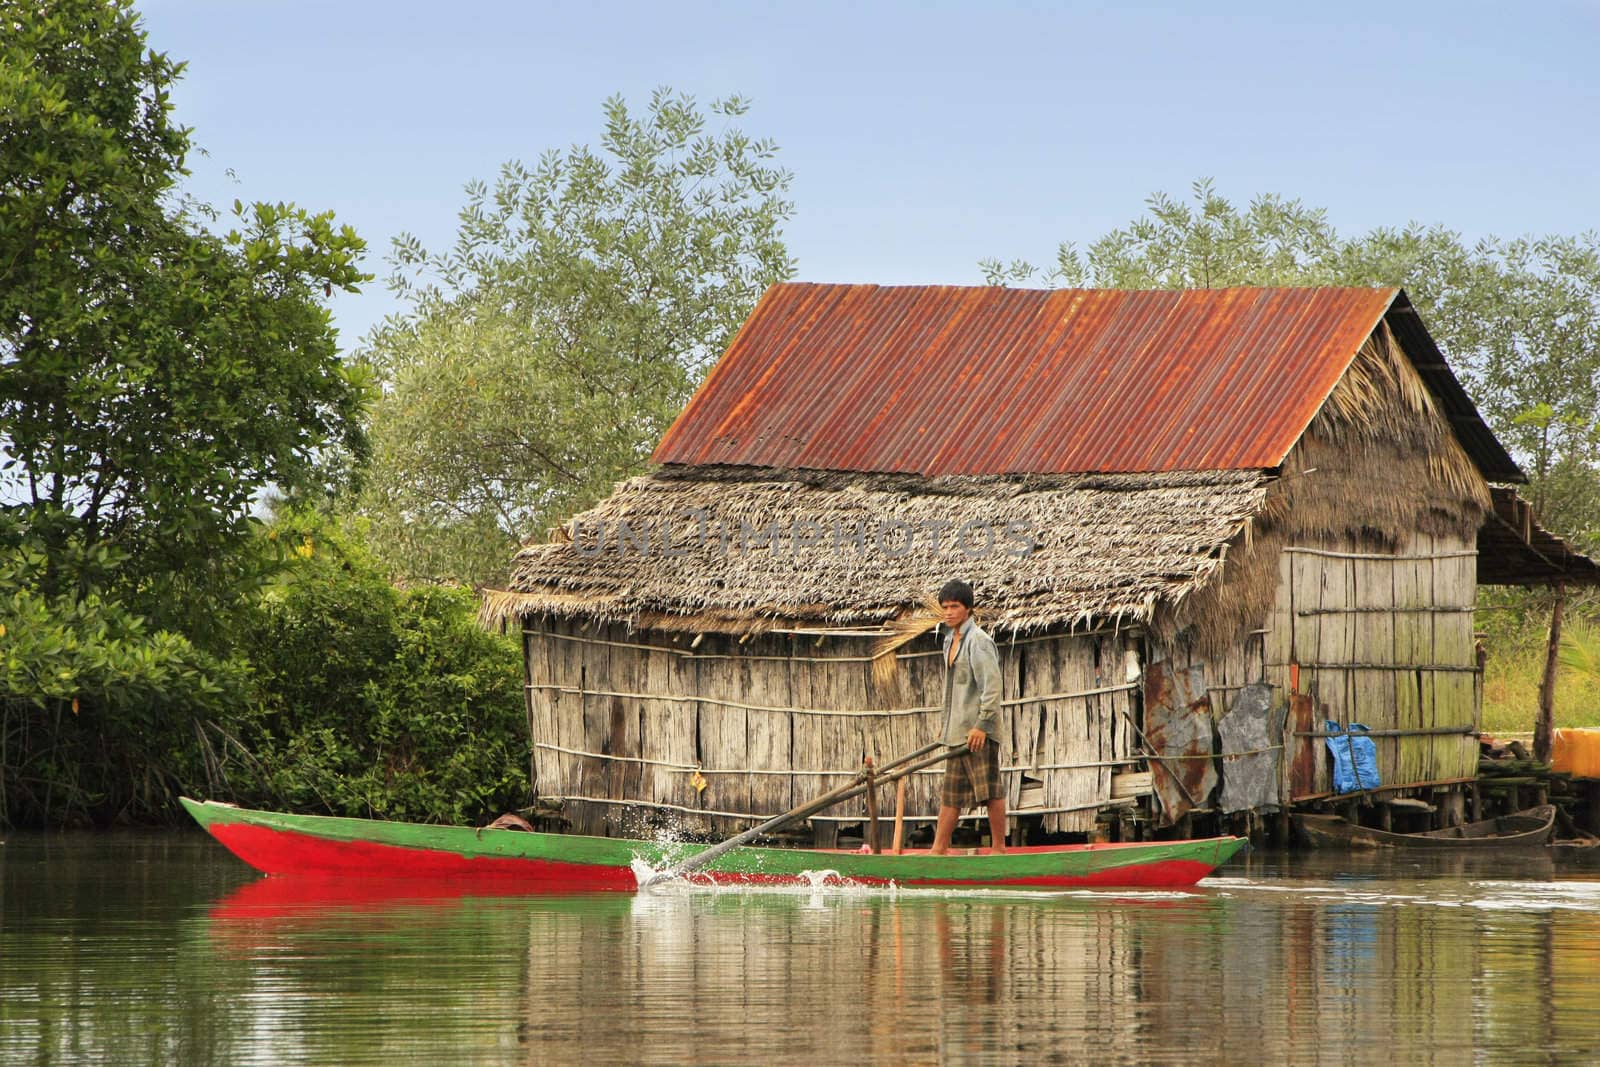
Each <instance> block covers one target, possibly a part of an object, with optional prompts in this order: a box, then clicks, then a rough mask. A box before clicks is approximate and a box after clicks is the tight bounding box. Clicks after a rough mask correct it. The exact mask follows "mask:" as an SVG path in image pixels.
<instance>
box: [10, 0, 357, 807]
mask: <svg viewBox="0 0 1600 1067" xmlns="http://www.w3.org/2000/svg"><path fill="white" fill-rule="evenodd" d="M180 73H181V67H180V65H178V64H176V63H174V62H173V61H172V60H170V59H169V58H167V57H166V56H164V55H161V54H159V53H156V52H154V51H151V50H149V49H148V48H147V40H146V35H145V33H144V30H143V28H142V27H141V25H140V22H139V19H138V16H137V14H136V12H135V11H134V9H133V7H132V6H131V4H130V3H129V2H128V0H52V2H50V3H40V2H38V0H0V686H3V689H0V822H4V821H6V820H8V819H15V820H21V821H26V822H43V823H62V822H83V821H94V822H108V821H117V820H121V819H135V820H141V821H148V820H149V819H152V818H159V817H161V816H162V815H163V814H165V813H167V812H168V811H170V810H171V809H170V800H171V795H172V793H173V792H175V791H177V790H178V789H182V788H195V789H207V790H208V791H210V792H216V791H218V790H222V789H225V788H226V787H227V786H226V778H227V774H228V767H229V765H230V762H231V761H232V760H233V759H234V758H235V757H239V756H240V750H239V747H238V746H237V744H236V743H232V742H230V741H229V738H231V737H233V736H234V735H235V733H236V731H237V722H236V721H235V720H236V719H238V718H239V717H240V716H242V715H245V714H247V713H248V707H247V705H248V704H249V701H248V686H247V684H246V675H245V673H244V664H243V662H242V660H241V659H240V657H239V656H237V655H236V654H234V652H233V651H232V638H233V637H234V636H235V630H236V624H237V623H238V622H239V620H240V617H241V615H242V612H243V609H244V608H245V607H247V606H248V603H249V600H248V594H250V593H251V592H253V591H254V590H256V589H258V588H259V587H260V585H261V583H262V582H264V581H265V580H266V579H267V578H268V577H269V576H270V574H271V572H272V570H273V568H274V567H275V566H276V563H277V561H276V560H275V559H274V557H273V555H272V554H270V553H263V552H262V551H261V550H260V545H259V543H258V542H256V541H255V539H254V538H253V536H252V534H253V531H254V528H255V527H256V525H257V524H256V523H255V522H254V520H253V519H252V517H251V510H252V507H253V506H254V502H255V501H256V500H257V499H259V497H260V496H261V494H263V493H264V492H265V491H267V490H269V489H270V488H276V489H277V490H279V491H281V492H284V493H289V494H296V493H306V492H311V491H314V490H315V488H316V487H317V486H318V485H319V484H320V482H321V477H320V474H319V471H318V464H319V461H320V457H321V456H322V455H323V453H324V451H325V450H327V449H330V448H333V447H335V446H337V447H338V448H339V449H341V450H342V451H344V452H349V453H357V454H359V452H360V449H361V444H360V440H361V439H360V432H359V417H358V416H359V412H360V406H361V403H362V401H363V398H364V395H365V389H364V386H363V382H364V378H363V377H362V376H361V374H360V372H351V371H349V370H347V369H346V368H345V367H344V366H343V364H342V363H341V361H340V359H339V356H338V351H337V344H336V337H335V333H334V331H333V329H332V326H331V324H330V320H329V315H328V311H327V308H326V306H325V305H324V301H325V300H326V299H327V297H329V296H330V295H331V294H332V292H333V290H334V289H336V288H337V289H346V290H348V289H353V288H354V286H355V285H356V284H357V283H358V282H359V281H360V280H362V278H363V275H362V274H360V272H359V271H358V270H357V268H356V266H355V261H356V257H357V255H358V254H359V253H360V252H361V250H362V244H361V242H360V241H359V240H358V239H357V238H356V237H355V235H354V234H352V233H351V232H350V231H349V230H348V229H335V227H334V225H333V222H332V220H331V218H330V216H327V215H313V214H309V213H307V212H305V211H301V210H299V209H296V208H294V207H291V206H288V205H283V204H256V205H250V206H247V205H244V204H238V203H236V204H235V205H234V208H233V211H234V222H233V224H232V226H231V228H230V229H229V230H228V232H226V233H224V234H220V235H219V234H216V233H213V232H212V231H211V227H212V226H213V225H215V223H216V222H217V220H218V216H217V214H216V213H215V212H212V211H210V210H209V209H207V208H206V207H204V206H203V205H197V204H194V203H191V202H188V201H186V200H185V199H184V198H183V197H182V196H181V195H180V193H179V191H178V186H177V183H178V182H179V180H180V179H181V177H182V176H183V174H184V169H183V167H184V157H185V154H186V153H187V152H188V150H189V146H190V132H189V131H188V130H187V129H186V128H184V127H182V126H179V125H177V124H176V123H175V121H174V119H173V115H172V110H171V104H170V100H169V94H170V90H171V87H172V84H173V82H174V80H175V79H176V78H177V77H178V76H179V74H180Z"/></svg>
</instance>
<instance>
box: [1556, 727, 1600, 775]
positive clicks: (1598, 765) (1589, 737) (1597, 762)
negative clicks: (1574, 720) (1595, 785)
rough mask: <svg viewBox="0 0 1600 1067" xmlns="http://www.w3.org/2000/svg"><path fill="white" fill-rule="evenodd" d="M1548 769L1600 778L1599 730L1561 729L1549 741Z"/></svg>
mask: <svg viewBox="0 0 1600 1067" xmlns="http://www.w3.org/2000/svg"><path fill="white" fill-rule="evenodd" d="M1550 742H1551V743H1550V769H1551V770H1553V771H1560V772H1565V773H1567V774H1570V775H1572V776H1573V777H1574V778H1600V729H1588V728H1586V729H1576V728H1574V729H1561V730H1557V731H1556V732H1555V736H1554V737H1552V738H1551V739H1550Z"/></svg>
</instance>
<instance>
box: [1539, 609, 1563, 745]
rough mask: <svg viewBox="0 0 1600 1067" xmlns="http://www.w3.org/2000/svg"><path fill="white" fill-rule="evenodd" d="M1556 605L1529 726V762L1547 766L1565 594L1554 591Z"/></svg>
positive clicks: (1551, 611)
mask: <svg viewBox="0 0 1600 1067" xmlns="http://www.w3.org/2000/svg"><path fill="white" fill-rule="evenodd" d="M1555 591H1556V603H1555V607H1553V608H1551V609H1550V639H1549V641H1547V642H1546V644H1545V650H1544V677H1543V678H1542V679H1540V681H1539V717H1538V718H1537V719H1535V720H1534V722H1533V758H1534V759H1536V760H1538V761H1539V762H1540V763H1549V762H1550V744H1551V740H1552V738H1553V736H1554V732H1555V722H1556V667H1557V665H1558V664H1559V662H1560V652H1561V612H1562V609H1563V608H1564V607H1565V606H1566V603H1567V595H1566V590H1565V589H1564V588H1562V587H1561V586H1560V585H1557V586H1556V587H1555Z"/></svg>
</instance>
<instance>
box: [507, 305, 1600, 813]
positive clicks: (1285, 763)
mask: <svg viewBox="0 0 1600 1067" xmlns="http://www.w3.org/2000/svg"><path fill="white" fill-rule="evenodd" d="M653 461H654V467H653V470H652V472H651V473H649V474H647V475H645V476H642V477H638V478H634V479H632V480H630V481H628V482H626V483H624V484H622V485H620V486H619V487H618V488H617V489H616V491H615V492H614V493H613V495H612V496H610V497H609V498H607V499H606V500H604V501H603V502H601V503H600V504H599V505H598V506H596V507H595V508H593V509H592V510H590V511H587V512H585V513H583V514H581V515H578V516H576V517H575V518H573V519H572V520H571V521H570V522H568V523H567V524H565V525H564V526H563V527H561V528H559V529H557V530H555V531H552V536H551V538H550V540H549V543H545V544H535V545H529V546H527V547H525V548H524V549H523V550H522V551H521V552H520V553H519V555H518V556H517V558H516V560H515V564H514V570H513V578H512V582H511V586H510V589H509V590H508V591H506V592H504V593H500V594H493V595H491V596H490V598H489V600H488V602H487V604H486V612H487V614H488V615H489V616H490V617H492V618H497V619H499V620H501V621H512V620H514V621H515V622H516V623H518V624H519V625H520V627H521V630H522V634H523V640H524V643H525V648H526V656H527V702H528V720H529V726H530V728H531V731H532V737H533V744H534V748H533V780H534V785H535V790H536V792H537V794H538V795H539V796H540V797H541V798H548V799H554V800H558V801H560V803H561V804H562V810H563V812H564V815H565V817H566V818H567V819H568V820H569V821H570V822H571V824H572V826H573V828H575V829H577V830H580V831H584V832H601V833H605V832H613V833H615V832H629V833H636V832H638V831H639V830H640V829H642V825H641V822H640V813H655V814H656V815H660V816H666V817H671V818H673V819H679V820H685V819H686V820H690V821H691V822H696V821H697V822H707V821H709V822H710V823H712V824H713V825H712V827H710V828H713V829H718V830H724V831H726V830H730V829H733V828H735V827H742V826H744V825H747V824H748V823H749V821H750V820H752V819H754V818H756V817H759V816H767V815H771V814H775V813H777V812H780V811H783V810H786V809H787V808H789V807H790V806H792V805H794V804H797V803H799V802H801V801H803V800H805V799H807V798H808V797H810V796H813V795H815V794H818V793H820V792H822V791H824V790H825V789H828V788H831V787H832V786H834V785H838V784H842V783H843V782H844V781H845V780H847V777H848V776H849V775H850V774H852V773H853V772H855V771H856V770H858V769H859V768H860V766H861V764H862V760H863V757H866V756H875V757H879V758H880V759H882V758H888V757H891V756H894V755H898V754H901V753H904V752H907V751H910V750H913V749H915V748H917V747H920V746H921V745H922V744H924V743H926V742H927V741H929V740H931V739H933V738H934V737H935V736H936V732H937V730H938V725H939V716H940V713H939V709H938V703H939V699H940V697H941V695H942V691H943V688H942V686H943V683H942V670H943V666H942V663H941V659H940V656H939V651H938V649H939V641H938V637H937V635H936V630H935V628H934V616H933V613H932V612H931V610H930V608H929V604H928V601H929V598H930V597H931V595H932V594H933V593H934V591H935V590H937V589H938V587H939V586H940V584H941V583H942V582H943V581H945V580H946V579H947V578H951V577H960V578H964V579H966V580H967V581H969V582H970V583H971V584H972V586H973V587H974V589H975V590H976V593H977V597H978V616H979V621H980V622H981V624H982V625H983V626H985V627H986V628H987V629H988V630H989V631H990V632H991V633H992V634H993V635H994V636H995V638H996V640H997V642H998V643H999V646H1000V651H1001V658H1002V667H1003V671H1004V695H1003V720H1004V736H1003V738H1002V741H1001V743H1002V749H1001V753H1002V766H1003V767H1004V768H1005V769H1006V770H1007V772H1008V773H1007V774H1006V779H1007V781H1008V783H1009V789H1010V805H1011V811H1012V814H1013V817H1014V818H1017V819H1022V820H1026V824H1027V825H1028V826H1030V827H1042V828H1043V829H1044V830H1045V831H1050V832H1069V833H1073V832H1076V833H1086V832H1091V831H1093V830H1095V828H1096V826H1097V820H1098V823H1099V825H1100V827H1101V828H1102V829H1105V827H1106V826H1107V824H1108V822H1109V823H1110V824H1111V828H1112V832H1113V833H1117V834H1121V835H1142V834H1143V833H1144V832H1145V831H1146V830H1149V829H1154V828H1160V827H1164V826H1170V825H1172V824H1173V823H1175V822H1179V821H1182V822H1183V827H1184V828H1188V826H1189V821H1188V820H1189V819H1191V818H1192V816H1193V815H1194V813H1196V812H1203V813H1216V814H1218V815H1223V814H1228V813H1259V812H1266V811H1273V810H1280V809H1283V808H1285V807H1287V806H1288V805H1291V804H1294V803H1296V802H1302V801H1306V800H1308V799H1315V798H1318V797H1323V796H1327V795H1328V794H1330V793H1331V791H1332V789H1333V786H1332V785H1331V783H1330V780H1329V763H1328V758H1327V746H1326V741H1325V737H1326V735H1327V734H1328V733H1329V732H1330V728H1329V726H1328V724H1330V723H1332V724H1337V727H1338V728H1342V727H1344V726H1346V725H1348V724H1350V723H1361V724H1363V725H1365V726H1366V727H1367V728H1368V729H1369V730H1370V731H1372V734H1373V736H1374V738H1375V740H1376V744H1377V748H1378V753H1379V769H1380V772H1381V776H1382V785H1383V787H1384V788H1385V789H1387V790H1391V791H1393V792H1398V793H1403V792H1406V791H1408V790H1410V791H1416V790H1418V789H1422V788H1437V787H1440V786H1449V785H1451V784H1455V783H1463V782H1466V781H1468V780H1469V779H1471V778H1472V776H1473V775H1474V773H1475V769H1476V762H1477V751H1478V748H1477V740H1476V733H1477V730H1478V727H1479V722H1480V707H1481V701H1482V656H1481V653H1480V651H1479V650H1478V649H1477V648H1476V647H1475V641H1474V632H1473V621H1472V620H1473V607H1474V603H1475V600H1476V593H1477V586H1478V585H1479V583H1509V584H1529V583H1543V582H1552V581H1563V580H1566V581H1573V580H1577V581H1593V580H1594V579H1595V578H1596V577H1597V572H1596V568H1595V566H1594V564H1592V563H1591V562H1590V561H1589V560H1588V559H1586V558H1584V557H1582V556H1579V555H1577V554H1575V553H1573V552H1571V551H1570V550H1569V549H1568V548H1567V547H1566V545H1564V544H1563V543H1562V542H1560V541H1559V540H1558V539H1556V538H1554V537H1552V536H1550V535H1549V534H1547V533H1545V532H1544V531H1542V530H1540V529H1539V528H1538V527H1537V526H1536V525H1534V524H1533V523H1532V521H1531V519H1530V516H1529V512H1528V509H1527V507H1526V505H1525V504H1523V503H1522V502H1521V501H1520V499H1519V498H1518V497H1517V495H1516V493H1515V490H1514V488H1512V487H1513V486H1514V485H1515V484H1516V483H1519V482H1522V481H1524V480H1525V479H1524V476H1523V473H1522V472H1521V471H1520V470H1519V469H1518V467H1517V465H1516V464H1515V463H1514V462H1513V461H1512V459H1511V457H1510V456H1509V455H1507V453H1506V451H1505V449H1504V448H1503V447H1502V446H1501V445H1500V444H1499V442H1498V441H1496V439H1495V437H1494V435H1493V434H1492V433H1491V432H1490V430H1489V428H1488V427H1487V426H1486V425H1485V424H1484V422H1483V420H1482V419H1481V418H1480V417H1479V414H1478V412H1477V410H1476V409H1475V408H1474V406H1473V404H1472V402H1471V401H1470V400H1469V399H1468V397H1467V394H1466V393H1465V392H1464V391H1463V389H1462V387H1461V385H1460V383H1459V382H1458V381H1457V379H1456V378H1455V377H1454V376H1453V375H1452V374H1451V372H1450V369H1449V367H1448V366H1446V364H1445V360H1444V358H1443V357H1442V355H1441V354H1440V352H1439V350H1438V348H1437V346H1436V345H1435V344H1434V342H1433V340H1432V339H1431V338H1430V337H1429V335H1428V332H1427V330H1426V329H1425V328H1424V327H1423V324H1422V322H1421V321H1420V320H1419V318H1418V316H1417V314H1416V312H1415V311H1414V310H1413V308H1412V307H1411V304H1410V302H1409V301H1408V300H1407V298H1406V295H1405V293H1404V292H1403V291H1400V290H1397V289H1227V290H1204V291H1188V292H1128V291H1085V290H1057V291H1031V290H1019V289H1006V288H991V287H982V288H950V287H904V288H887V287H880V286H871V285H815V284H784V285H778V286H775V287H774V288H773V289H771V290H770V291H769V292H768V293H767V294H766V295H765V297H763V299H762V300H761V302H760V304H759V306H758V307H757V308H756V310H755V312H754V313H753V314H752V315H751V317H750V319H749V321H748V322H747V323H746V324H745V325H744V327H743V329H742V330H741V331H740V332H739V334H738V336H737V337H736V338H735V340H734V342H733V344H732V346H731V347H730V348H729V349H728V352H727V353H726V355H724V357H723V358H722V360H721V361H720V362H719V363H718V364H717V366H716V367H715V368H714V369H713V370H712V371H711V373H710V374H709V376H708V377H707V378H706V380H705V382H704V384H703V385H702V386H701V388H700V389H699V391H698V392H697V393H696V394H695V396H694V398H693V399H692V400H691V401H690V403H689V405H688V406H687V407H686V408H685V409H684V411H683V413H682V414H681V415H680V416H679V417H678V419H677V421H676V422H675V423H674V424H673V426H672V427H671V429H670V430H669V431H668V432H667V434H666V436H665V437H664V438H663V439H662V440H661V442H660V444H659V446H658V447H657V449H656V451H655V454H654V456H653ZM937 785H938V778H937V775H936V774H933V773H929V774H927V775H923V776H919V777H918V778H916V779H915V781H914V784H913V786H912V788H911V790H910V801H909V804H908V810H909V811H910V812H911V813H912V814H913V817H915V818H930V817H931V816H932V814H933V812H934V809H935V807H936V803H937ZM860 803H861V802H860V801H854V802H851V805H853V806H851V805H847V806H845V807H843V808H841V809H838V810H835V811H833V812H830V813H827V814H825V815H822V816H819V817H818V818H816V819H814V820H813V827H814V828H815V829H816V830H817V832H818V836H819V837H820V838H821V839H822V840H824V841H826V840H828V839H829V838H830V837H831V836H832V832H833V831H834V830H836V829H837V826H838V825H839V824H840V823H841V822H850V823H859V822H860V821H861V819H862V815H861V808H860Z"/></svg>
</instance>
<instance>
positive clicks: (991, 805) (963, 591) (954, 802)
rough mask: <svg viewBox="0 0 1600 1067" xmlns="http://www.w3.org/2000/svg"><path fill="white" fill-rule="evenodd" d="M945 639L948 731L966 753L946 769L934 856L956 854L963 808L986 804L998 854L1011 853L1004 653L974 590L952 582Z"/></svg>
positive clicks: (947, 589) (943, 592) (947, 738)
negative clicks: (953, 841)
mask: <svg viewBox="0 0 1600 1067" xmlns="http://www.w3.org/2000/svg"><path fill="white" fill-rule="evenodd" d="M939 610H940V611H941V612H943V613H944V624H945V626H946V628H947V630H948V632H947V633H946V634H945V639H944V664H945V674H944V727H943V730H944V732H943V733H942V735H941V738H940V739H941V740H942V741H943V742H944V743H945V744H947V745H949V746H950V747H951V748H957V747H960V748H963V749H965V751H964V752H962V753H960V754H959V755H956V756H952V757H951V758H950V760H949V762H948V763H946V764H945V770H944V787H943V789H942V790H941V791H940V793H939V824H938V828H937V829H936V830H935V831H934V835H933V852H934V855H943V854H944V853H945V852H947V851H949V849H950V836H951V835H952V834H953V833H955V828H956V819H957V817H958V816H959V815H960V814H961V809H962V808H965V807H970V806H972V805H975V804H986V805H987V806H988V809H989V835H990V837H991V838H992V840H993V847H994V851H996V852H1004V851H1005V850H1006V794H1005V790H1004V789H1003V788H1002V787H1001V785H1000V653H999V651H998V650H997V649H996V648H995V647H994V638H992V637H990V636H989V635H988V634H987V633H985V632H984V631H983V629H982V628H981V627H979V626H978V624H977V623H976V622H974V621H973V618H972V587H971V586H970V585H968V584H967V583H966V582H963V581H960V580H959V579H952V580H950V581H948V582H946V583H945V584H944V587H943V588H942V589H940V590H939Z"/></svg>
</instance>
